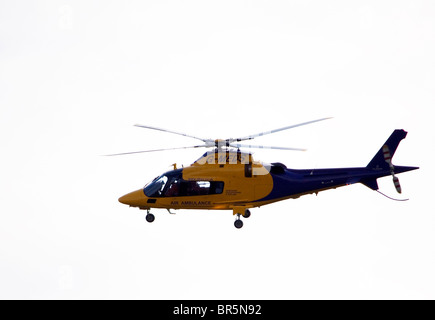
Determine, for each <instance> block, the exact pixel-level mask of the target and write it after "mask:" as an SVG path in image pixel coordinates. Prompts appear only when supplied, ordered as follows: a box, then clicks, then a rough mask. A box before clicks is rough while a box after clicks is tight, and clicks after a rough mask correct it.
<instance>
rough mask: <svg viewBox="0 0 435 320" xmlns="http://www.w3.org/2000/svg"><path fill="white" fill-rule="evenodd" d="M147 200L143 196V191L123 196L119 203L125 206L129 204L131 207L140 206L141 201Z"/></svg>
mask: <svg viewBox="0 0 435 320" xmlns="http://www.w3.org/2000/svg"><path fill="white" fill-rule="evenodd" d="M144 199H145V195H144V194H143V190H142V189H140V190H136V191H133V192H130V193H127V194H126V195H124V196H122V197H121V198H119V199H118V201H119V202H121V203H123V204H127V205H129V206H133V207H134V206H139V205H140V203H141V201H143V200H144Z"/></svg>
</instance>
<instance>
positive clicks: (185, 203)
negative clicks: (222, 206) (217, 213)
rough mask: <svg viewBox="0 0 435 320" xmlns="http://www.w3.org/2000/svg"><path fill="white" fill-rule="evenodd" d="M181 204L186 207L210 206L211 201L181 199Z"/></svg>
mask: <svg viewBox="0 0 435 320" xmlns="http://www.w3.org/2000/svg"><path fill="white" fill-rule="evenodd" d="M181 205H182V206H188V207H204V206H211V201H182V202H181Z"/></svg>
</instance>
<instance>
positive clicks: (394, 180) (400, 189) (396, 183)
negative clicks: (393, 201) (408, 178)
mask: <svg viewBox="0 0 435 320" xmlns="http://www.w3.org/2000/svg"><path fill="white" fill-rule="evenodd" d="M393 183H394V187H395V188H396V191H397V192H398V193H402V187H401V186H400V182H399V178H397V177H396V176H395V175H393Z"/></svg>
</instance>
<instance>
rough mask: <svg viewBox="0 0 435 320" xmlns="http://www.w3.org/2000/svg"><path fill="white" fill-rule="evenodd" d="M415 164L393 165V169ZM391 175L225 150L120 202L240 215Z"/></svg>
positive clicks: (377, 170)
mask: <svg viewBox="0 0 435 320" xmlns="http://www.w3.org/2000/svg"><path fill="white" fill-rule="evenodd" d="M219 157H220V158H219ZM244 158H246V159H247V160H246V161H245V162H246V163H243V162H244V161H243V159H244ZM210 159H214V160H215V161H214V163H213V162H212V161H210ZM231 159H235V161H232V160H231ZM219 160H220V161H219ZM241 160H242V161H241ZM223 161H225V162H223ZM414 169H417V168H416V167H402V166H396V167H395V173H402V172H406V171H410V170H414ZM390 174H391V172H390V169H389V168H387V167H374V168H372V167H357V168H330V169H288V168H287V167H286V166H285V165H283V164H281V163H273V164H270V165H268V164H262V163H260V162H255V161H252V156H251V155H250V154H245V153H236V154H231V153H229V152H227V153H226V156H224V157H222V154H219V153H215V154H214V155H213V154H212V156H210V155H207V154H205V155H204V156H203V157H202V158H200V159H199V160H198V161H196V162H195V163H193V164H192V165H191V166H189V167H186V168H182V169H176V170H172V171H168V172H166V173H164V174H162V175H161V176H159V177H157V178H156V179H154V180H153V181H152V182H151V183H149V184H148V185H147V186H145V188H143V189H139V190H137V191H134V192H132V193H129V194H127V195H125V196H123V197H121V198H120V199H119V201H120V202H121V203H124V204H128V205H130V206H133V207H139V208H140V209H151V208H163V209H213V210H233V213H234V214H242V215H243V213H244V210H246V209H249V208H254V207H260V206H263V205H266V204H270V203H273V202H276V201H281V200H285V199H291V198H294V199H296V198H299V197H300V196H302V195H306V194H312V193H318V192H321V191H324V190H328V189H335V188H338V187H342V186H346V185H350V184H354V183H357V182H361V183H363V184H365V185H366V186H368V187H370V188H372V189H374V190H376V189H377V182H376V179H377V178H380V177H384V176H389V175H390Z"/></svg>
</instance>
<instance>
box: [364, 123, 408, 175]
mask: <svg viewBox="0 0 435 320" xmlns="http://www.w3.org/2000/svg"><path fill="white" fill-rule="evenodd" d="M406 135H407V132H406V131H405V130H403V129H402V130H399V129H397V130H394V132H393V133H392V134H391V136H390V137H389V138H388V140H387V141H385V143H384V144H383V145H382V147H381V148H380V149H379V151H378V153H376V155H375V156H374V157H373V159H372V160H371V161H370V162H369V164H368V165H367V168H371V169H387V170H389V169H390V164H391V159H392V158H393V156H394V153H395V152H396V149H397V147H398V146H399V143H400V141H402V140H403V139H405V138H406Z"/></svg>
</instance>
